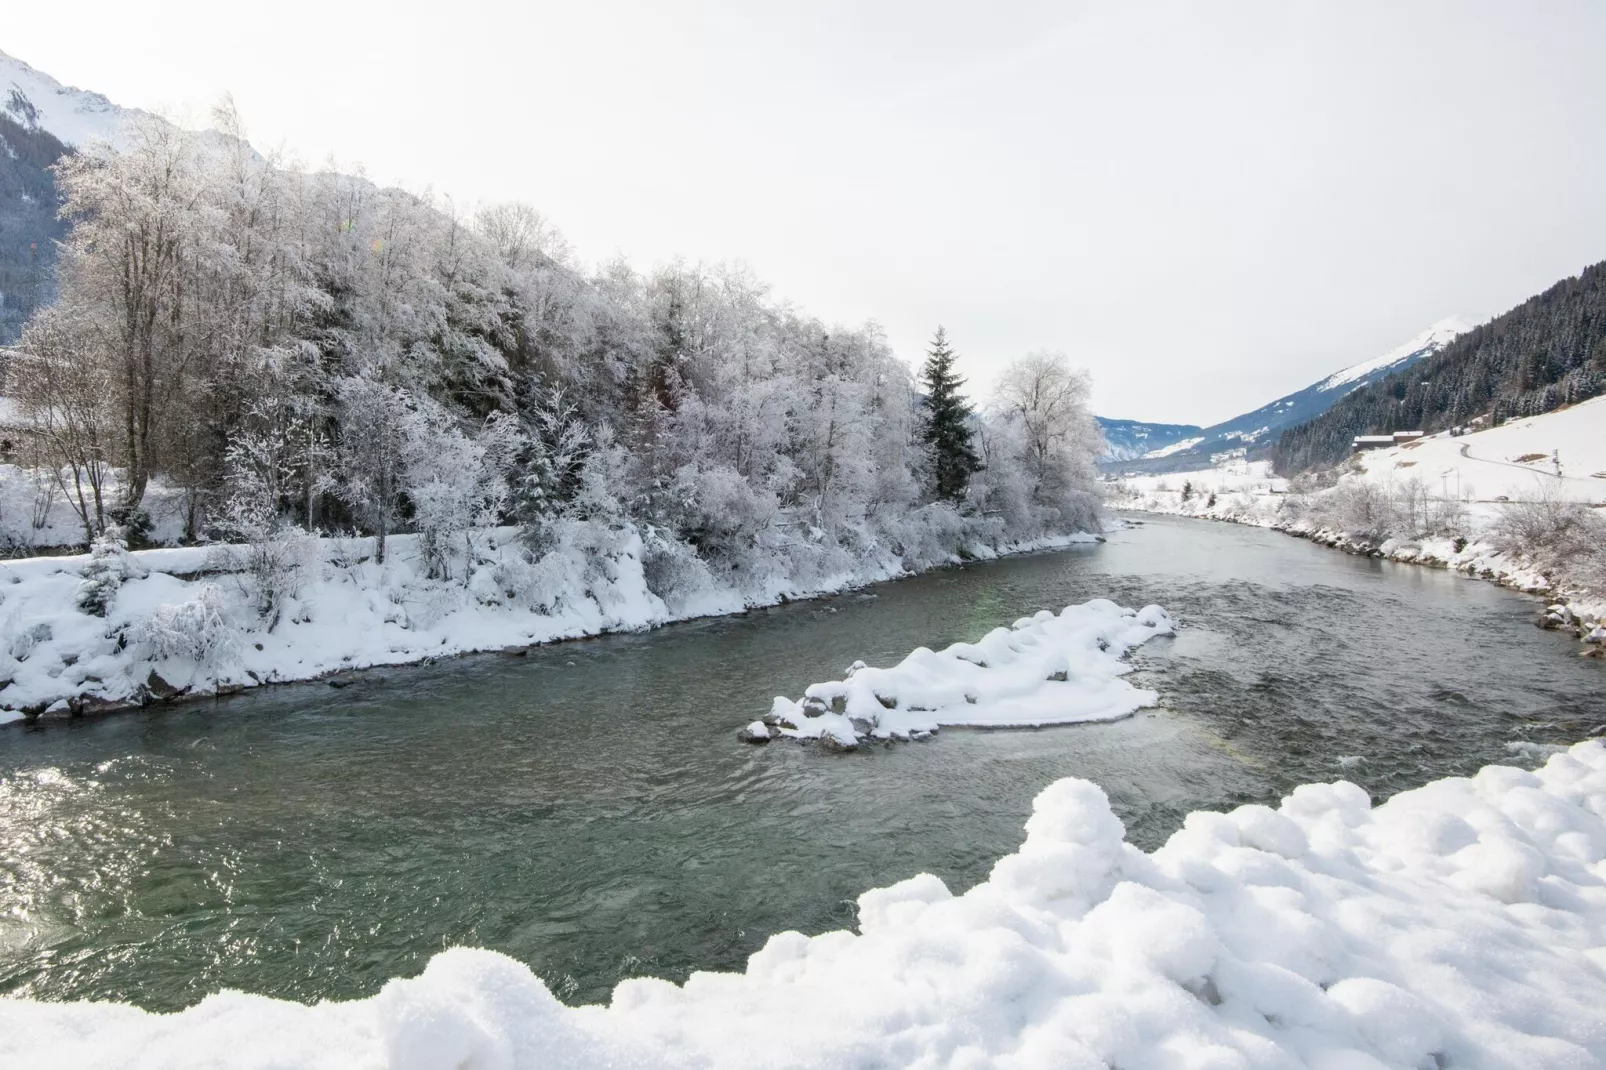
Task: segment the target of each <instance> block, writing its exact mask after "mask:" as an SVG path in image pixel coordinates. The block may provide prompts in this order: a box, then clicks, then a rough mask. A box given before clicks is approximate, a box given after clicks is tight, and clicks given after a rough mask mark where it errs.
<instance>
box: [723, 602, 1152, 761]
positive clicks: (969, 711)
mask: <svg viewBox="0 0 1606 1070" xmlns="http://www.w3.org/2000/svg"><path fill="white" fill-rule="evenodd" d="M1173 634H1175V628H1174V626H1173V625H1172V622H1171V618H1170V617H1169V616H1167V615H1166V611H1165V610H1163V609H1161V608H1160V607H1159V606H1146V607H1144V608H1143V609H1141V610H1132V609H1123V608H1122V607H1120V606H1118V605H1116V604H1115V603H1114V602H1111V601H1109V600H1107V599H1103V598H1096V599H1094V600H1093V601H1091V602H1084V603H1082V604H1081V605H1079V606H1066V607H1065V609H1063V610H1061V611H1060V613H1059V615H1058V616H1056V615H1055V614H1053V613H1050V612H1048V610H1046V609H1045V610H1043V611H1041V612H1039V613H1037V614H1036V615H1035V616H1031V617H1022V618H1021V619H1020V620H1017V621H1016V622H1015V623H1014V624H1013V625H1012V626H1010V627H1008V628H995V629H993V630H992V631H991V632H989V633H987V635H986V636H984V637H983V638H982V639H981V641H980V642H976V643H955V644H954V645H952V646H950V647H948V648H947V649H946V650H942V651H932V650H928V649H926V648H925V647H921V648H919V649H918V650H916V651H914V653H912V654H910V655H909V656H908V657H906V658H904V659H903V661H901V662H899V663H898V664H897V665H895V666H893V667H892V668H890V669H872V668H867V667H865V665H864V663H863V662H855V663H854V664H853V666H852V667H851V668H850V669H849V670H848V675H847V678H846V679H844V680H838V681H834V682H832V683H824V684H811V685H810V686H809V687H808V688H807V689H806V690H805V691H804V692H803V698H801V699H800V700H798V701H796V702H794V701H792V700H790V699H787V698H777V699H776V700H775V704H774V706H773V707H772V708H771V709H770V712H769V713H768V714H767V715H766V716H765V717H764V719H763V721H762V722H755V724H753V725H748V726H747V728H744V729H743V730H742V732H741V736H742V738H743V739H746V740H749V741H750V742H762V741H764V740H765V739H768V738H772V737H775V736H785V737H790V738H793V739H817V740H820V741H821V742H823V743H826V744H828V745H831V746H837V747H843V748H850V747H853V746H856V745H857V744H858V743H860V742H862V741H863V740H866V739H923V738H925V737H926V736H929V735H930V734H931V733H933V732H935V731H937V730H938V729H939V728H940V727H942V726H943V725H971V726H975V727H985V728H1025V727H1035V726H1039V725H1051V724H1072V723H1076V722H1080V721H1109V720H1114V719H1116V718H1118V717H1126V716H1128V715H1130V714H1132V713H1134V712H1136V711H1137V710H1139V709H1141V708H1142V707H1144V706H1152V705H1154V704H1155V702H1156V701H1158V697H1159V696H1157V695H1156V694H1155V693H1154V692H1153V691H1146V690H1143V689H1141V688H1137V687H1133V686H1132V685H1131V684H1130V683H1128V682H1127V681H1125V680H1123V679H1121V677H1122V676H1124V675H1125V674H1126V673H1129V672H1131V671H1132V666H1131V665H1129V664H1128V663H1127V662H1125V661H1123V660H1122V658H1123V656H1124V655H1125V654H1126V652H1127V651H1129V650H1131V649H1132V648H1133V647H1135V646H1137V645H1138V644H1140V643H1142V642H1145V641H1146V640H1149V639H1152V638H1154V637H1155V636H1157V635H1173ZM766 727H767V728H768V732H766V733H765V734H762V735H761V734H759V733H758V732H756V731H755V728H766Z"/></svg>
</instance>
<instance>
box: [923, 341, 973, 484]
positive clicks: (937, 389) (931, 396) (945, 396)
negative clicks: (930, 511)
mask: <svg viewBox="0 0 1606 1070" xmlns="http://www.w3.org/2000/svg"><path fill="white" fill-rule="evenodd" d="M920 382H921V385H922V386H923V387H924V388H925V391H926V412H925V426H924V428H923V434H924V438H925V440H926V442H927V443H929V444H930V446H931V457H932V475H933V477H934V481H935V484H936V492H937V497H938V498H940V499H943V500H946V501H959V500H960V499H961V498H963V497H964V496H965V487H966V485H967V484H968V483H969V482H970V476H971V473H973V472H975V471H976V470H978V469H979V468H980V467H981V459H980V458H979V457H977V456H976V451H975V450H973V449H971V446H970V423H969V421H970V405H969V403H967V402H966V401H965V399H964V397H963V396H962V395H961V394H960V393H959V388H960V387H962V386H964V385H965V381H964V380H963V379H961V378H960V377H959V376H958V375H956V374H955V373H954V351H953V350H952V349H949V348H948V335H947V332H945V331H944V330H943V329H942V328H941V327H938V328H937V337H935V338H934V339H932V342H931V349H930V350H929V351H928V352H927V354H926V365H925V367H924V368H922V369H921V371H920Z"/></svg>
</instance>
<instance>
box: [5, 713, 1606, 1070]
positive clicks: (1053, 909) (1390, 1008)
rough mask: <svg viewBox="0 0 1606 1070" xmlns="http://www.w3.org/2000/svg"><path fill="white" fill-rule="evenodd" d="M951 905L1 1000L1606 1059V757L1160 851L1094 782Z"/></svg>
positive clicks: (550, 1044) (305, 1059) (556, 1031)
mask: <svg viewBox="0 0 1606 1070" xmlns="http://www.w3.org/2000/svg"><path fill="white" fill-rule="evenodd" d="M1026 832H1027V837H1026V842H1025V844H1024V845H1022V847H1021V848H1020V850H1018V851H1017V852H1015V853H1014V854H1012V855H1009V856H1008V857H1006V858H1004V859H1002V860H1000V861H999V862H998V863H997V864H996V865H995V866H994V867H993V871H992V874H991V876H990V877H989V878H988V880H987V881H986V882H985V883H983V884H981V885H978V886H977V887H975V888H973V889H971V890H970V891H969V892H966V893H965V894H964V895H961V896H957V897H956V896H953V895H951V894H950V892H949V890H948V889H947V888H946V887H945V886H944V885H943V883H942V882H941V881H940V880H938V879H937V878H935V877H932V876H929V875H922V876H918V877H913V878H911V879H909V880H906V881H903V882H901V883H899V884H895V885H893V886H891V887H889V888H882V889H878V890H875V891H871V892H866V893H865V894H864V895H862V896H860V897H859V901H858V908H859V932H858V933H852V932H832V933H826V934H824V935H821V936H816V937H813V938H809V937H806V936H803V935H801V934H799V933H795V932H789V933H781V934H779V935H777V936H773V937H771V938H770V940H769V942H768V943H767V944H766V945H765V946H764V948H763V949H762V950H760V951H759V952H757V953H756V954H755V955H753V956H752V958H751V959H750V960H749V962H748V966H747V970H746V972H745V973H743V974H713V973H699V974H694V975H693V976H692V977H691V978H690V979H689V980H688V981H687V982H686V984H685V985H683V986H676V985H673V984H669V983H667V982H664V981H656V980H632V981H625V982H623V983H622V984H620V985H619V986H618V988H617V989H615V991H614V996H613V1001H612V1004H611V1005H610V1006H608V1007H605V1008H604V1007H581V1008H569V1007H565V1006H563V1005H562V1004H560V1003H559V1002H558V1001H557V1000H556V999H555V998H554V997H553V996H552V994H551V993H550V992H549V991H548V989H547V988H546V987H545V986H544V985H543V984H542V983H541V982H540V981H539V980H538V979H536V978H535V977H534V976H533V975H532V974H531V973H530V972H529V971H528V970H526V969H525V968H524V967H523V966H521V965H519V964H518V963H516V962H514V961H512V960H510V959H507V958H504V957H502V956H500V955H497V954H494V953H492V952H489V951H470V950H453V951H447V952H444V953H442V954H441V955H438V956H437V957H436V958H435V959H434V960H433V961H432V962H431V963H430V964H429V966H428V968H427V969H426V970H425V971H424V973H423V974H422V975H421V976H419V977H416V978H412V979H409V980H398V981H392V982H391V983H390V984H388V985H387V986H386V987H385V989H384V990H383V991H382V992H381V993H380V994H379V995H377V996H375V997H373V998H372V999H367V1000H359V1001H355V1002H351V1003H324V1004H320V1005H318V1006H316V1007H303V1006H300V1005H298V1004H293V1003H283V1002H278V1001H275V1000H269V999H264V998H261V997H255V996H248V995H244V994H241V993H237V992H229V993H223V994H220V995H215V996H212V997H210V998H208V999H206V1000H204V1001H202V1002H201V1003H200V1004H198V1005H197V1006H195V1007H192V1008H190V1009H189V1010H187V1011H184V1012H181V1013H179V1014H174V1015H167V1016H161V1015H151V1014H146V1013H144V1012H142V1011H139V1010H137V1009H135V1008H132V1007H127V1006H122V1005H115V1004H66V1005H52V1004H41V1003H29V1002H21V1001H9V1002H8V1001H5V1000H0V1064H3V1065H6V1066H51V1067H56V1068H60V1070H73V1068H88V1067H112V1066H117V1067H129V1068H147V1067H148V1068H156V1067H161V1068H163V1070H184V1068H190V1067H251V1068H256V1067H261V1068H266V1067H270V1066H272V1067H308V1068H325V1067H327V1068H331V1070H333V1068H336V1067H338V1068H342V1070H344V1068H347V1067H354V1066H365V1067H381V1066H384V1067H393V1068H397V1070H437V1068H438V1070H460V1068H472V1070H516V1068H525V1067H529V1068H535V1067H540V1068H543V1070H545V1068H554V1067H591V1066H611V1067H665V1066H669V1067H681V1066H686V1067H692V1066H696V1067H727V1066H729V1067H736V1066H758V1065H762V1066H771V1067H792V1066H796V1067H804V1066H808V1067H899V1066H921V1067H978V1068H979V1067H1013V1068H1026V1067H1055V1068H1060V1070H1084V1068H1085V1070H1093V1068H1103V1067H1117V1066H1118V1067H1121V1068H1123V1070H1173V1068H1195V1070H1205V1068H1209V1070H1249V1068H1266V1070H1271V1068H1278V1070H1282V1068H1298V1067H1313V1068H1321V1070H1327V1068H1332V1070H1338V1068H1351V1070H1360V1068H1367V1070H1375V1068H1379V1067H1400V1068H1434V1067H1455V1068H1458V1070H1477V1068H1497V1067H1498V1068H1512V1070H1516V1068H1532V1067H1541V1066H1543V1067H1549V1068H1584V1067H1599V1066H1601V1065H1603V1063H1606V747H1603V746H1602V744H1601V742H1600V741H1598V740H1597V741H1591V742H1588V743H1582V744H1579V745H1577V746H1575V747H1573V748H1572V749H1571V750H1570V751H1569V752H1567V753H1564V754H1557V755H1555V756H1553V757H1551V758H1550V760H1549V761H1548V762H1547V763H1546V764H1545V766H1544V767H1543V768H1541V769H1540V770H1538V771H1537V772H1534V773H1528V772H1524V771H1522V770H1519V769H1513V768H1506V767H1501V766H1491V767H1489V768H1486V769H1484V770H1483V771H1482V772H1481V773H1479V774H1478V775H1477V776H1475V777H1472V778H1470V779H1468V778H1451V779H1447V780H1440V781H1436V782H1433V783H1430V784H1428V785H1426V786H1425V787H1422V788H1419V789H1418V790H1416V791H1410V792H1405V793H1403V794H1401V795H1398V796H1396V797H1395V798H1393V799H1391V800H1389V801H1388V802H1387V803H1385V804H1383V805H1381V806H1379V807H1377V808H1375V809H1374V808H1372V807H1371V806H1370V805H1369V802H1368V800H1367V797H1366V794H1365V793H1364V792H1363V791H1362V790H1361V789H1360V788H1358V787H1356V786H1354V785H1353V784H1349V783H1344V782H1339V783H1335V784H1324V785H1307V786H1305V787H1301V788H1299V789H1297V790H1296V791H1295V792H1294V793H1293V794H1292V795H1290V796H1289V797H1288V798H1286V799H1284V800H1283V802H1282V805H1281V806H1280V807H1279V808H1277V809H1275V810H1273V809H1270V808H1268V807H1265V806H1245V807H1240V808H1239V809H1237V810H1234V811H1233V812H1231V813H1226V814H1218V813H1206V812H1199V813H1194V814H1191V815H1189V817H1188V819H1187V821H1186V822H1185V823H1184V825H1183V827H1182V829H1181V830H1179V831H1178V832H1177V833H1176V834H1175V835H1174V836H1172V837H1171V839H1170V841H1169V842H1168V843H1166V844H1165V845H1164V846H1163V847H1161V848H1160V849H1159V850H1157V851H1156V852H1155V853H1154V854H1152V855H1147V854H1144V853H1143V852H1141V851H1139V850H1137V849H1136V848H1134V847H1132V846H1130V845H1129V844H1127V843H1125V842H1124V840H1123V835H1124V829H1123V828H1122V825H1121V822H1120V821H1119V820H1118V819H1117V818H1116V817H1115V815H1114V814H1113V813H1111V811H1110V809H1109V804H1108V802H1107V800H1106V798H1105V796H1104V793H1103V792H1102V791H1100V790H1099V789H1098V788H1097V787H1095V786H1094V785H1092V784H1090V783H1088V782H1086V781H1082V780H1074V779H1072V780H1062V781H1059V782H1058V783H1056V784H1054V785H1052V786H1050V787H1049V788H1048V789H1047V790H1045V791H1044V792H1043V793H1042V794H1041V795H1039V796H1038V798H1037V801H1036V804H1035V807H1034V813H1033V815H1032V817H1031V819H1030V820H1029V821H1028V822H1027V824H1026Z"/></svg>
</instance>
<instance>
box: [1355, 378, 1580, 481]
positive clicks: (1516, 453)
mask: <svg viewBox="0 0 1606 1070" xmlns="http://www.w3.org/2000/svg"><path fill="white" fill-rule="evenodd" d="M1557 460H1559V461H1560V462H1561V470H1560V472H1558V471H1557V470H1556V469H1557V466H1556V461H1557ZM1355 463H1356V465H1357V466H1358V467H1359V470H1360V471H1361V472H1363V473H1364V474H1365V476H1366V479H1367V480H1368V481H1369V482H1372V483H1379V484H1387V483H1391V482H1394V483H1397V482H1400V481H1402V480H1405V479H1409V478H1412V477H1415V478H1418V479H1421V480H1423V481H1424V482H1425V483H1427V484H1429V485H1430V486H1431V488H1432V489H1433V490H1434V491H1436V492H1439V493H1445V492H1446V488H1447V492H1448V493H1449V494H1450V495H1452V496H1453V495H1455V493H1456V490H1457V488H1458V487H1459V489H1460V496H1461V497H1462V498H1466V499H1470V500H1472V501H1481V502H1489V501H1494V500H1496V499H1499V498H1509V499H1510V500H1512V501H1524V500H1528V499H1531V498H1534V497H1536V496H1537V495H1538V494H1539V493H1540V492H1542V491H1549V492H1553V493H1554V494H1555V495H1557V496H1558V497H1563V498H1569V499H1572V500H1574V501H1582V502H1588V503H1589V504H1591V505H1606V397H1598V398H1593V399H1591V400H1589V401H1586V402H1583V403H1582V404H1579V405H1574V406H1573V407H1572V408H1570V409H1558V410H1557V411H1555V412H1551V413H1546V414H1545V415H1543V416H1530V417H1528V418H1527V419H1523V420H1511V421H1508V422H1507V423H1504V424H1501V425H1500V426H1499V427H1495V428H1490V429H1489V430H1487V431H1478V432H1476V433H1474V434H1470V435H1459V436H1452V435H1450V434H1449V433H1448V432H1440V433H1439V434H1436V435H1429V436H1427V437H1426V438H1423V439H1419V440H1418V441H1416V442H1413V443H1410V444H1408V445H1404V446H1396V447H1394V448H1392V449H1385V450H1375V451H1372V452H1368V453H1362V454H1360V455H1359V456H1358V457H1357V458H1356V461H1355Z"/></svg>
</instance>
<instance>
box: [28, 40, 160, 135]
mask: <svg viewBox="0 0 1606 1070" xmlns="http://www.w3.org/2000/svg"><path fill="white" fill-rule="evenodd" d="M0 110H3V111H4V112H5V114H7V115H9V116H10V117H11V118H12V119H13V120H15V121H16V122H17V123H18V124H19V125H21V126H23V127H25V128H27V129H37V130H45V131H47V132H49V133H50V134H52V135H54V136H55V137H56V138H57V139H58V140H59V141H61V142H62V143H63V144H66V145H68V146H70V147H72V148H79V147H81V146H83V145H87V144H89V143H90V142H92V141H109V142H111V143H113V144H115V143H116V142H117V139H118V136H119V134H120V132H121V131H122V129H123V128H124V127H125V126H126V125H127V123H128V122H129V120H131V119H133V118H134V117H135V116H138V115H142V114H144V113H143V112H140V111H138V110H136V109H132V108H120V107H118V106H117V105H116V104H113V103H112V102H111V101H109V100H107V99H106V98H105V97H103V96H101V95H100V94H99V93H90V92H87V91H86V90H82V89H74V88H73V87H71V86H64V85H62V84H61V83H60V82H58V81H56V80H55V79H54V78H52V77H50V75H48V74H45V73H44V72H43V71H38V70H35V69H34V68H32V67H30V66H29V65H28V64H26V63H24V62H23V61H22V60H20V59H17V58H16V57H14V56H10V55H7V54H6V53H4V52H0Z"/></svg>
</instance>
